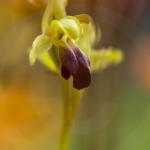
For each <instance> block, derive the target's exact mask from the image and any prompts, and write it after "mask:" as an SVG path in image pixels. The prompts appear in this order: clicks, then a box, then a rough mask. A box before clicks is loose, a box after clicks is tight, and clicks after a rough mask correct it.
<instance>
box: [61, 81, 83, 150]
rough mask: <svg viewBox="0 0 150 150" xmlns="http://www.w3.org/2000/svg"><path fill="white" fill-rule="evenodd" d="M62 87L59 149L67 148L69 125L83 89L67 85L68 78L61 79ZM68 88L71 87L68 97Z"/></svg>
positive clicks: (71, 122) (70, 125)
mask: <svg viewBox="0 0 150 150" xmlns="http://www.w3.org/2000/svg"><path fill="white" fill-rule="evenodd" d="M62 88H63V91H62V92H63V121H62V128H61V134H60V140H59V150H68V147H69V137H70V132H71V127H72V125H73V122H74V119H75V116H76V113H77V110H78V107H79V104H80V100H81V98H82V93H83V90H76V89H74V88H72V87H71V88H70V87H69V80H68V81H66V80H64V79H62ZM70 89H72V91H71V92H72V93H71V97H70Z"/></svg>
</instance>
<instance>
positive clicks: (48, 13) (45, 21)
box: [42, 0, 54, 33]
mask: <svg viewBox="0 0 150 150" xmlns="http://www.w3.org/2000/svg"><path fill="white" fill-rule="evenodd" d="M53 3H54V0H50V1H48V4H47V7H46V9H45V12H44V15H43V18H42V33H45V31H46V28H47V26H48V25H50V22H51V21H52V19H53Z"/></svg>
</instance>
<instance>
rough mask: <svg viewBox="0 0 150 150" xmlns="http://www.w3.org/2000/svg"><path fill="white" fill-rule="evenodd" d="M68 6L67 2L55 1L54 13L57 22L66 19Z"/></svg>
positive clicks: (63, 0)
mask: <svg viewBox="0 0 150 150" xmlns="http://www.w3.org/2000/svg"><path fill="white" fill-rule="evenodd" d="M66 5H67V0H55V1H54V9H53V13H54V16H55V18H56V19H57V20H59V19H62V18H65V17H66V10H65V7H66Z"/></svg>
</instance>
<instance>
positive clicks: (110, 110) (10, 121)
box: [0, 0, 150, 150]
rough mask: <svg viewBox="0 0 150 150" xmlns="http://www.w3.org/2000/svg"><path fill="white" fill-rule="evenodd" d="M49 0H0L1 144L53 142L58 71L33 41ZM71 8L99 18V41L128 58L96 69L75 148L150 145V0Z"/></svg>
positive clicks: (94, 1)
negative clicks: (42, 59) (34, 51)
mask: <svg viewBox="0 0 150 150" xmlns="http://www.w3.org/2000/svg"><path fill="white" fill-rule="evenodd" d="M45 6H46V3H45V1H44V0H5V1H4V0H0V150H49V149H53V150H55V149H56V147H57V142H58V137H59V132H60V125H61V111H62V100H61V86H60V81H59V77H58V76H57V75H55V74H54V73H52V72H50V71H49V70H47V69H46V68H45V67H44V66H43V65H42V64H40V63H39V62H36V63H35V65H34V66H32V67H31V66H30V65H29V60H28V53H29V51H28V49H29V47H30V46H31V45H32V42H33V40H34V39H35V37H36V36H37V35H39V34H40V33H41V19H42V15H43V12H44V9H45ZM67 13H68V14H69V15H77V14H81V13H87V14H89V15H90V16H91V17H92V18H93V19H94V21H95V22H96V23H97V24H99V25H100V28H101V32H102V38H101V41H100V43H99V44H98V45H95V48H97V49H100V48H103V47H106V48H107V47H108V46H113V47H115V48H120V49H122V51H123V52H124V56H125V58H124V61H123V62H122V63H121V64H119V65H118V66H110V67H109V68H107V69H105V70H103V71H102V72H100V71H99V72H97V73H94V74H93V81H92V85H91V86H90V87H89V88H88V89H87V90H86V92H85V95H84V97H83V100H82V102H81V106H80V109H79V111H78V114H77V117H76V120H75V123H74V126H73V129H72V134H71V141H70V149H71V150H91V149H93V150H149V149H150V104H149V103H150V59H149V57H150V17H149V16H150V1H149V0H142V1H141V0H132V1H130V0H111V1H110V0H68V5H67Z"/></svg>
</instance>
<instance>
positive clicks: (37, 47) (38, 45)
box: [29, 35, 52, 65]
mask: <svg viewBox="0 0 150 150" xmlns="http://www.w3.org/2000/svg"><path fill="white" fill-rule="evenodd" d="M51 47H52V42H51V39H50V37H48V36H45V35H40V36H38V37H37V38H36V39H35V40H34V41H33V44H32V49H31V51H30V54H29V59H30V64H31V65H33V64H34V62H35V60H36V58H37V57H38V56H40V55H42V54H44V53H45V52H47V51H48V50H49V49H50V48H51Z"/></svg>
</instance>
